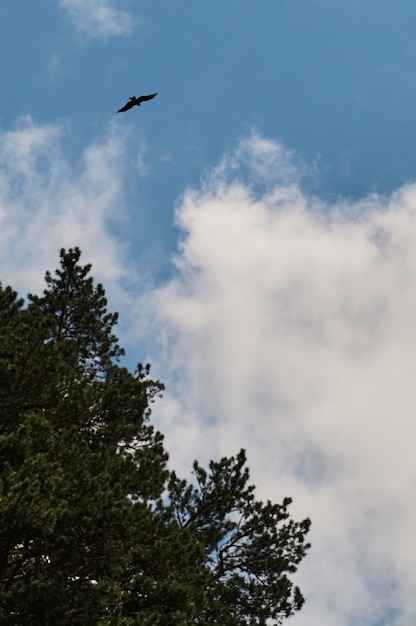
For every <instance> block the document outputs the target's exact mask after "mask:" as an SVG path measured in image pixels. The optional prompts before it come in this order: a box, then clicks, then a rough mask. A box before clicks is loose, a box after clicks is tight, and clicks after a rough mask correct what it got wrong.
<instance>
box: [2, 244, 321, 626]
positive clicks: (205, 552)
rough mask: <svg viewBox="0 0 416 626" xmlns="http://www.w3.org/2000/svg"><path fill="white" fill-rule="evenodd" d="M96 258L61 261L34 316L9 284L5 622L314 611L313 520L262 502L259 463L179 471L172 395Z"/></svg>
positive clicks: (5, 305)
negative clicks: (133, 335) (132, 334)
mask: <svg viewBox="0 0 416 626" xmlns="http://www.w3.org/2000/svg"><path fill="white" fill-rule="evenodd" d="M80 256H81V252H80V250H79V249H78V248H74V249H69V250H68V251H66V250H64V249H63V250H61V253H60V268H59V269H57V270H56V272H55V274H54V275H52V274H51V273H50V272H47V273H46V277H45V279H46V288H45V290H44V292H43V295H42V296H36V295H29V296H28V303H25V302H24V301H23V300H22V299H19V298H18V296H17V293H16V292H15V291H14V290H13V289H12V288H11V287H2V286H1V284H0V622H1V624H5V625H18V624H19V625H20V624H26V625H28V626H30V625H33V626H35V625H36V626H37V625H39V626H40V625H42V626H43V625H45V624H54V625H55V624H56V625H62V626H65V625H74V626H75V625H76V626H83V625H85V626H94V625H115V626H119V625H120V626H121V625H133V624H137V625H139V626H147V625H149V626H159V625H160V626H187V625H190V624H201V625H204V626H211V625H215V624H218V625H222V626H245V625H247V626H248V625H259V626H261V625H266V624H270V623H273V624H280V623H281V621H282V620H283V619H284V618H285V617H288V616H290V615H292V614H293V613H294V612H296V611H297V610H299V609H300V608H301V607H302V605H303V602H304V599H303V596H302V594H301V592H300V590H299V589H298V588H297V587H296V586H295V585H294V584H293V582H292V581H291V579H290V576H291V575H292V574H293V573H294V572H295V571H296V568H297V565H298V564H299V563H300V561H301V560H302V558H303V557H304V555H305V553H306V551H307V549H308V547H309V544H307V543H306V539H305V537H306V535H307V533H308V530H309V526H310V522H309V520H308V519H306V520H303V521H301V522H295V521H293V520H292V519H291V518H290V516H289V513H288V507H289V505H290V502H291V501H290V499H289V498H285V499H284V500H283V503H282V504H272V503H271V502H266V503H262V502H259V501H257V500H256V499H255V495H254V487H253V486H252V485H250V483H249V470H248V468H247V464H246V456H245V452H244V450H241V451H240V452H239V453H238V454H237V455H236V456H233V457H230V458H223V459H221V460H220V461H216V462H214V461H211V463H210V464H209V467H208V469H204V468H203V467H201V466H200V465H199V464H198V462H197V461H195V463H194V467H193V479H192V480H191V481H189V482H188V481H186V480H183V479H181V478H179V477H178V476H177V475H176V473H175V472H172V471H169V469H168V467H167V458H168V455H167V453H166V451H165V449H164V445H163V436H162V434H161V433H160V432H158V431H157V430H155V429H154V427H153V426H152V424H151V422H150V406H151V403H152V402H153V401H154V400H155V398H156V397H157V396H159V395H160V394H161V392H162V391H163V384H162V383H160V382H159V381H155V380H152V379H151V377H150V366H149V365H145V366H142V365H138V367H137V369H136V371H135V372H134V373H132V372H129V371H128V370H127V369H126V368H125V367H123V366H122V365H121V364H120V361H121V358H122V356H123V354H124V351H123V349H122V348H121V347H120V346H119V344H118V339H117V337H116V336H115V334H114V327H115V325H116V323H117V314H116V313H109V312H108V311H107V300H106V297H105V291H104V288H103V286H102V285H100V284H97V285H96V284H95V283H94V280H93V278H92V277H91V276H90V271H91V265H85V266H82V265H81V264H80ZM270 620H272V621H270Z"/></svg>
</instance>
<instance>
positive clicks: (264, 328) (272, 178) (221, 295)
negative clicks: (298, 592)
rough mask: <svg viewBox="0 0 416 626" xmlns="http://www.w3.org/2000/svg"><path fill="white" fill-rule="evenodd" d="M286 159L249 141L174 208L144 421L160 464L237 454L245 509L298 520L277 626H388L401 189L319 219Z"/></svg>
mask: <svg viewBox="0 0 416 626" xmlns="http://www.w3.org/2000/svg"><path fill="white" fill-rule="evenodd" d="M292 157H293V155H291V154H290V153H288V152H287V151H286V150H285V148H284V147H283V146H280V145H279V144H275V143H273V142H271V141H269V140H265V139H264V138H261V137H258V136H257V135H255V134H253V135H252V136H251V137H250V138H249V139H247V140H245V141H244V142H242V143H241V144H240V145H239V146H238V148H237V150H236V152H235V154H232V155H229V156H228V157H227V158H226V159H224V161H223V162H222V163H221V165H220V166H219V168H217V169H216V170H215V171H214V173H213V176H212V177H211V178H210V179H209V180H208V181H206V183H205V184H204V186H203V188H201V189H200V190H190V191H188V192H186V193H185V195H184V197H183V201H182V202H181V205H180V207H179V208H178V210H177V222H178V225H179V226H180V228H181V229H182V233H183V239H182V242H181V245H180V249H179V252H178V255H177V258H176V260H175V265H176V276H175V278H174V279H172V280H171V281H170V282H169V283H168V284H166V285H165V286H164V287H163V288H160V289H158V290H156V291H155V292H154V293H153V294H151V299H152V307H151V315H152V319H153V320H154V327H153V332H154V333H155V334H156V333H158V334H159V342H160V343H159V345H160V348H161V351H162V353H163V354H164V358H163V357H162V356H159V358H160V362H159V368H160V371H162V372H163V378H164V381H165V382H166V383H167V385H168V391H169V390H170V394H169V395H168V396H167V397H166V398H165V400H163V401H161V402H160V403H159V404H158V406H157V407H156V409H155V411H156V413H155V415H157V419H158V420H159V422H160V425H161V426H162V430H164V431H165V432H167V434H168V445H169V446H170V449H171V453H172V454H171V456H172V457H173V459H175V463H183V467H185V466H187V465H188V463H189V461H190V460H192V459H193V458H196V457H198V458H201V457H204V456H207V455H208V456H211V457H212V456H213V455H215V454H229V453H232V452H235V451H236V449H238V447H239V446H244V447H246V448H247V450H248V455H249V460H250V464H251V466H252V467H253V471H254V478H255V480H256V482H257V484H258V485H259V487H260V490H261V492H262V494H263V496H264V497H271V498H275V499H279V498H281V497H283V496H285V495H291V496H293V497H294V500H295V503H294V511H295V514H297V515H298V516H302V515H310V516H311V518H312V520H313V531H312V543H313V547H312V550H311V552H310V554H309V555H308V557H307V559H306V561H305V564H304V565H303V566H302V568H301V572H300V575H299V578H298V580H299V581H300V583H301V585H302V588H303V590H304V592H305V594H306V597H307V600H308V602H307V604H306V605H305V608H304V609H303V611H301V613H300V614H299V615H298V616H296V617H295V618H292V620H291V621H292V622H293V626H295V625H296V626H303V625H306V624H307V625H308V626H309V625H310V624H319V625H320V626H338V625H339V626H341V625H342V626H345V624H347V623H354V624H364V623H365V624H368V625H374V626H375V625H376V624H380V623H382V622H381V621H380V620H381V617H382V615H383V614H384V616H385V615H386V614H387V615H389V624H391V625H392V626H393V625H394V626H399V625H400V626H405V625H406V624H412V623H415V622H416V604H415V602H414V588H415V586H416V573H415V572H416V562H415V553H414V550H413V547H412V546H413V543H414V541H413V534H414V528H415V527H416V503H415V499H414V492H415V488H416V465H415V455H414V441H415V438H416V421H415V418H414V416H415V414H416V387H415V384H414V372H415V370H416V356H415V355H416V316H415V311H416V186H415V185H408V186H405V187H403V188H401V189H399V190H397V191H396V192H395V193H393V194H391V195H390V196H389V197H379V196H377V195H372V196H369V197H367V198H365V199H363V200H362V201H360V202H356V203H349V202H347V201H346V200H339V201H338V202H337V203H334V204H327V203H325V202H323V201H321V200H319V199H318V198H315V197H312V196H310V195H307V194H305V193H304V192H303V191H302V188H301V186H300V185H299V172H298V171H297V170H296V168H294V165H293V158H292ZM246 181H248V182H246ZM259 181H260V183H261V184H259ZM149 299H150V296H149V294H147V295H146V300H147V303H149Z"/></svg>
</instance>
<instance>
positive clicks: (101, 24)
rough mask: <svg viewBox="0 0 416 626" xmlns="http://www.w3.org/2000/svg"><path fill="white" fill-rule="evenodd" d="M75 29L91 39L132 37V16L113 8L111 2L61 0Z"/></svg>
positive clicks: (109, 0) (60, 2)
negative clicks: (120, 36)
mask: <svg viewBox="0 0 416 626" xmlns="http://www.w3.org/2000/svg"><path fill="white" fill-rule="evenodd" d="M59 5H60V6H61V7H62V8H63V9H64V10H65V11H66V12H67V14H68V16H69V17H70V19H71V20H72V22H73V23H74V25H75V27H76V28H77V29H78V30H80V31H81V32H83V33H85V34H87V35H88V36H89V37H92V38H97V39H108V38H109V37H114V36H119V35H131V34H132V32H133V28H134V24H133V19H132V17H131V15H130V14H129V13H127V12H125V11H120V10H119V9H115V8H114V7H113V6H112V2H111V0H59Z"/></svg>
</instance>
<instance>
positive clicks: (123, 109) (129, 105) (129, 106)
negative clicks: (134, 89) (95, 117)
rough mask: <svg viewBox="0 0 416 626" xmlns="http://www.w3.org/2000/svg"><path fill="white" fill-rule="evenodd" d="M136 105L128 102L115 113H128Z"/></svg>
mask: <svg viewBox="0 0 416 626" xmlns="http://www.w3.org/2000/svg"><path fill="white" fill-rule="evenodd" d="M135 104H136V102H135V100H129V101H128V102H127V103H126V104H125V105H124V107H122V108H121V109H119V110H118V111H117V113H123V112H124V111H128V110H129V109H131V108H132V107H134V105H135Z"/></svg>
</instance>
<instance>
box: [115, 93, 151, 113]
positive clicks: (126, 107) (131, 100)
mask: <svg viewBox="0 0 416 626" xmlns="http://www.w3.org/2000/svg"><path fill="white" fill-rule="evenodd" d="M156 96H157V93H151V94H150V95H149V96H139V98H136V96H132V97H131V98H129V101H128V102H127V103H126V104H125V105H124V107H122V108H121V109H119V110H118V111H117V113H123V112H124V111H128V110H129V109H131V108H133V107H134V106H135V105H136V104H137V106H138V107H139V106H140V104H141V103H142V102H146V100H152V99H153V98H155V97H156Z"/></svg>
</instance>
